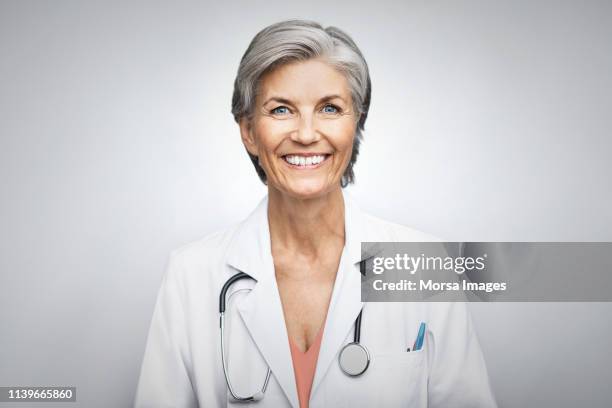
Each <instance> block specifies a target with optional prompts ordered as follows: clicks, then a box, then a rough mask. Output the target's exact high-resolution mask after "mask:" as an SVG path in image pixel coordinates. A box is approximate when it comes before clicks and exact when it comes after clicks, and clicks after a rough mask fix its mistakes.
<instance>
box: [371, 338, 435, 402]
mask: <svg viewBox="0 0 612 408" xmlns="http://www.w3.org/2000/svg"><path fill="white" fill-rule="evenodd" d="M425 355H426V353H425V351H424V350H423V349H421V350H418V351H410V352H406V351H403V352H391V353H379V354H375V355H373V356H372V362H371V364H372V371H373V372H376V373H377V375H376V376H377V382H378V384H379V386H380V389H379V392H380V393H382V394H383V395H384V402H385V404H386V406H410V407H420V406H426V405H427V366H426V364H425V361H424V360H425Z"/></svg>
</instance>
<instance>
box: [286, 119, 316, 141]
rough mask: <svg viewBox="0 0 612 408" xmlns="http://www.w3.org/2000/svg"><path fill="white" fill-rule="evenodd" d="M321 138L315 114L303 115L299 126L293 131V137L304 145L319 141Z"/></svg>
mask: <svg viewBox="0 0 612 408" xmlns="http://www.w3.org/2000/svg"><path fill="white" fill-rule="evenodd" d="M320 138H321V135H320V134H319V132H318V130H317V126H316V123H315V120H314V116H313V115H301V116H300V118H299V123H298V126H297V128H296V129H295V130H294V131H293V132H292V133H291V139H292V140H293V141H294V142H298V143H301V144H304V145H308V144H311V143H314V142H317V141H318V140H319V139H320Z"/></svg>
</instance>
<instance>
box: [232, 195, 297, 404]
mask: <svg viewBox="0 0 612 408" xmlns="http://www.w3.org/2000/svg"><path fill="white" fill-rule="evenodd" d="M227 262H228V264H230V265H231V266H232V267H234V268H235V269H237V270H240V271H242V272H244V273H247V274H249V275H250V276H252V277H253V278H255V279H256V280H257V283H256V284H255V286H254V287H253V290H251V291H250V292H249V293H248V294H247V295H246V296H244V298H243V299H242V300H241V301H240V302H239V303H238V305H237V309H238V311H239V313H240V315H241V317H242V319H243V321H244V324H245V325H246V327H247V329H248V331H249V333H250V335H251V337H252V341H254V342H255V344H256V345H257V348H258V349H259V351H260V352H261V354H262V356H263V358H264V359H265V360H266V363H267V364H268V366H269V367H270V369H271V370H272V373H273V375H274V377H275V378H276V380H277V381H278V383H279V384H280V386H281V388H282V389H283V391H284V393H285V395H286V396H287V398H288V400H289V401H290V403H291V404H292V406H294V407H298V405H299V402H298V396H297V388H296V384H295V376H294V372H293V364H292V359H291V350H290V349H289V341H288V337H287V329H286V325H285V320H284V315H283V308H282V304H281V301H280V295H279V292H278V287H277V285H276V277H275V274H274V262H273V259H272V250H271V245H270V230H269V226H268V199H267V196H266V197H265V198H264V199H263V200H262V201H261V202H260V203H259V205H258V206H257V208H256V209H255V210H254V211H253V213H251V215H250V216H249V217H248V218H247V219H246V220H245V221H244V222H243V223H242V224H241V225H240V226H239V227H238V229H237V230H236V233H235V236H234V239H233V241H232V242H231V244H230V249H229V252H228V256H227ZM245 341H246V340H245Z"/></svg>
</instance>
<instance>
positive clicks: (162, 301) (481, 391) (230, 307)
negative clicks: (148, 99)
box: [135, 20, 495, 408]
mask: <svg viewBox="0 0 612 408" xmlns="http://www.w3.org/2000/svg"><path fill="white" fill-rule="evenodd" d="M369 104H370V77H369V74H368V67H367V64H366V61H365V60H364V57H363V55H362V54H361V52H360V51H359V49H358V48H357V46H356V45H355V43H354V42H353V41H352V39H351V38H350V37H349V36H348V35H347V34H346V33H344V32H343V31H341V30H339V29H338V28H335V27H327V28H323V27H321V26H320V25H319V24H317V23H314V22H309V21H301V20H289V21H283V22H280V23H277V24H273V25H271V26H269V27H266V28H265V29H263V30H262V31H261V32H259V33H258V34H257V35H256V36H255V37H254V39H253V40H252V42H251V44H250V45H249V47H248V49H247V50H246V53H245V54H244V56H243V58H242V60H241V62H240V66H239V69H238V74H237V77H236V80H235V84H234V95H233V100H232V113H233V115H234V118H235V120H236V122H237V123H238V124H239V128H240V134H241V136H242V142H243V143H244V146H245V148H246V150H247V152H248V154H249V156H250V158H251V160H252V161H253V164H254V166H255V169H256V171H257V173H258V175H259V177H260V178H261V180H262V181H263V182H264V183H265V184H266V185H267V187H268V194H267V197H265V198H264V199H263V200H262V201H261V202H260V203H259V205H258V206H257V208H255V210H254V211H253V212H252V213H251V214H250V215H249V216H248V218H246V219H245V220H244V221H243V222H241V223H240V224H238V225H236V226H233V227H231V228H228V229H226V230H224V231H221V232H218V233H215V234H212V235H209V236H207V237H205V238H203V239H200V240H198V241H196V242H193V243H190V244H187V245H185V246H183V247H181V248H178V249H176V250H174V251H173V252H172V253H171V255H170V259H169V263H168V267H167V271H166V273H165V275H164V279H163V282H162V285H161V288H160V290H159V294H158V298H157V303H156V306H155V310H154V314H153V319H152V323H151V327H150V331H149V336H148V340H147V345H146V350H145V354H144V361H143V363H142V369H141V374H140V380H139V384H138V389H137V393H136V399H135V406H136V407H197V406H200V407H226V406H244V405H246V406H258V407H296V408H297V407H300V408H303V407H309V406H310V407H376V406H381V407H382V406H384V407H395V406H398V407H399V406H402V407H445V408H446V407H494V406H495V402H494V399H493V395H492V392H491V388H490V385H489V381H488V377H487V371H486V368H485V363H484V360H483V356H482V353H481V350H480V346H479V343H478V340H477V338H476V335H475V333H474V328H473V326H472V322H471V320H470V316H469V315H468V311H467V308H466V305H465V304H464V303H426V302H420V303H363V302H361V298H360V277H361V275H360V262H361V261H362V256H361V251H360V243H361V242H362V241H364V242H365V241H432V240H435V238H433V237H431V236H429V235H426V234H424V233H421V232H418V231H415V230H412V229H409V228H406V227H402V226H399V225H396V224H393V223H390V222H386V221H383V220H380V219H378V218H375V217H373V216H370V215H367V214H365V213H363V212H361V211H360V210H359V208H358V207H357V206H356V205H355V204H354V203H353V202H351V200H350V199H349V197H348V196H347V195H346V194H345V193H344V192H343V187H345V186H346V185H347V184H349V183H352V182H353V180H354V174H353V166H354V164H355V161H356V159H357V154H358V150H359V142H360V139H361V132H362V130H363V129H364V124H365V121H366V117H367V113H368V108H369ZM220 312H223V313H220ZM220 316H222V318H220ZM421 323H423V324H421ZM220 326H221V327H220ZM423 327H424V328H425V330H423ZM419 332H422V333H419ZM419 337H421V340H420V341H421V344H420V346H417V347H416V348H414V345H415V344H416V342H415V339H417V338H419ZM410 348H412V349H410ZM408 349H410V351H407V350H408Z"/></svg>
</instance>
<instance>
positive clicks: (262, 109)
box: [240, 59, 357, 198]
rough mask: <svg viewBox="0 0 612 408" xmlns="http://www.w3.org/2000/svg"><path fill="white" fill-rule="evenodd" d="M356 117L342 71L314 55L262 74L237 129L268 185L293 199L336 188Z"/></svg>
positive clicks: (355, 124) (345, 165) (351, 138)
mask: <svg viewBox="0 0 612 408" xmlns="http://www.w3.org/2000/svg"><path fill="white" fill-rule="evenodd" d="M356 126H357V120H356V116H355V113H354V111H353V104H352V98H351V92H350V89H349V86H348V82H347V80H346V78H345V76H344V75H343V74H342V73H341V72H339V71H338V70H336V69H335V68H334V67H332V66H330V65H329V64H327V63H325V62H323V61H321V60H318V59H310V60H307V61H300V62H293V63H290V64H285V65H281V66H280V67H278V68H276V69H274V70H272V71H271V72H269V73H267V74H266V75H264V76H263V77H262V78H261V82H260V85H259V92H258V95H257V99H256V101H255V109H254V112H253V116H252V120H251V122H250V123H249V122H248V120H247V119H246V118H245V119H242V120H241V122H240V133H241V135H242V140H243V143H244V145H245V147H246V148H247V150H248V151H249V153H251V154H252V155H255V156H258V157H259V163H260V165H261V167H263V169H264V171H265V172H266V176H267V180H268V187H269V188H273V189H276V190H278V191H280V192H281V193H284V194H288V195H290V196H292V197H295V198H313V197H318V196H321V195H323V194H326V193H328V192H330V191H332V190H333V189H336V188H340V181H341V179H342V175H343V174H344V171H345V169H346V167H347V165H348V163H349V160H350V158H351V153H352V148H353V139H354V137H355V130H356Z"/></svg>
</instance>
